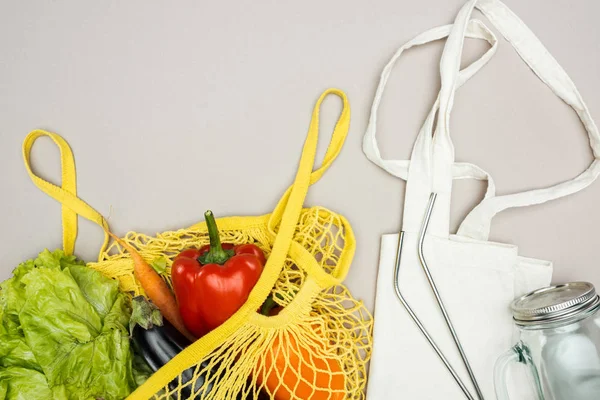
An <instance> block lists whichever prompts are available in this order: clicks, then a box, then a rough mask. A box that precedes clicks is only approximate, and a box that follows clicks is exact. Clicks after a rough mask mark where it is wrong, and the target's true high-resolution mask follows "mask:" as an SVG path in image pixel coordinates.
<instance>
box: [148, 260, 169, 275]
mask: <svg viewBox="0 0 600 400" xmlns="http://www.w3.org/2000/svg"><path fill="white" fill-rule="evenodd" d="M150 265H151V266H152V268H154V270H155V271H156V272H158V274H159V275H162V274H164V273H165V272H166V271H167V259H166V258H165V257H158V258H157V259H155V260H154V261H152V263H150Z"/></svg>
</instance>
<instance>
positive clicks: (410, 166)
mask: <svg viewBox="0 0 600 400" xmlns="http://www.w3.org/2000/svg"><path fill="white" fill-rule="evenodd" d="M474 7H477V8H478V9H479V10H481V11H482V12H483V14H485V15H486V16H487V17H488V19H489V20H490V21H491V22H492V24H493V25H494V26H495V27H496V28H497V29H498V31H500V32H501V33H502V35H503V36H504V37H505V38H506V39H507V40H508V42H509V43H511V45H512V46H513V47H514V48H515V49H516V50H517V52H518V53H519V55H520V56H521V58H522V59H523V60H524V61H525V62H526V63H527V64H528V65H529V67H530V68H531V69H532V70H533V72H534V73H535V74H536V75H537V76H538V77H539V78H540V79H541V80H542V81H543V82H544V83H545V84H546V85H548V87H549V88H550V89H551V90H552V91H553V92H554V93H555V94H556V95H557V96H559V97H560V98H561V99H562V100H563V101H565V103H567V104H568V105H569V106H571V107H572V108H573V109H574V110H575V111H576V112H577V115H578V116H579V118H580V119H581V121H582V122H583V125H584V127H585V129H586V130H587V133H588V135H589V139H590V145H591V147H592V150H593V153H594V157H595V159H594V161H593V162H592V164H591V165H590V166H589V167H588V169H586V170H585V171H584V172H583V173H582V174H580V175H579V176H577V177H575V178H574V179H571V180H568V181H566V182H563V183H560V184H557V185H554V186H551V187H548V188H543V189H535V190H529V191H525V192H522V193H516V194H510V195H496V194H495V187H494V183H493V180H492V179H491V177H490V176H489V175H488V174H487V173H486V172H485V171H483V170H482V169H480V168H479V167H477V166H475V165H472V164H469V163H459V162H455V160H454V148H453V144H452V141H451V139H450V130H449V121H450V111H451V109H452V105H453V101H454V95H455V92H456V90H457V89H458V88H459V87H460V86H461V85H462V84H464V83H465V82H466V81H467V80H468V79H469V78H470V77H472V76H473V75H474V74H475V73H476V72H477V71H478V70H479V69H480V68H482V67H483V66H484V65H485V64H486V63H487V62H488V61H489V59H490V58H491V56H492V55H493V54H494V52H495V50H496V46H497V40H496V38H495V37H494V34H493V33H492V32H491V31H490V30H489V29H488V28H487V27H486V26H485V25H484V24H483V23H482V22H480V21H478V20H474V19H470V18H471V13H472V11H473V8H474ZM446 36H448V39H447V41H446V44H445V48H444V52H443V55H442V58H441V62H440V73H441V89H440V92H439V95H438V97H437V99H436V101H435V104H434V105H433V108H432V109H431V112H430V113H429V115H428V116H427V118H426V120H425V123H424V125H423V127H422V128H421V130H420V132H419V135H418V137H417V140H416V142H415V145H414V148H413V151H412V155H411V159H410V161H397V160H384V159H382V157H381V155H380V152H379V149H378V145H377V140H376V137H375V133H376V123H377V110H378V107H379V103H380V101H381V98H382V96H383V91H384V88H385V85H386V83H387V80H388V78H389V74H390V71H391V69H392V68H393V66H394V64H395V62H396V61H397V59H398V58H399V57H400V55H401V54H402V52H403V51H404V50H406V49H408V48H410V47H412V46H417V45H421V44H424V43H428V42H431V41H434V40H438V39H442V38H444V37H446ZM465 37H471V38H476V39H483V40H486V41H488V42H489V43H490V44H491V48H490V49H489V50H488V51H487V53H485V54H484V55H483V56H482V57H481V58H480V59H479V60H477V61H475V62H474V63H473V64H471V65H470V66H468V67H466V68H465V69H463V70H459V69H460V61H461V54H462V49H463V45H464V40H465ZM436 116H437V123H436V122H435V118H436ZM363 149H364V152H365V154H366V155H367V157H368V158H369V159H370V160H371V161H373V162H374V163H375V164H377V165H378V166H380V167H381V168H383V169H384V170H386V171H388V172H389V173H391V174H392V175H394V176H397V177H399V178H401V179H404V180H406V181H407V184H406V194H405V203H404V213H403V225H402V232H401V234H400V235H398V234H394V235H384V236H383V237H382V243H381V254H380V263H379V272H378V281H377V294H376V305H375V327H374V347H373V357H372V362H371V367H370V373H369V386H368V398H369V399H370V400H379V399H389V398H390V393H395V394H397V396H398V398H406V399H411V400H413V399H458V398H464V396H463V392H461V388H460V386H459V385H458V384H457V382H456V381H455V380H453V377H452V375H451V374H450V373H449V371H448V370H447V369H446V367H445V365H444V364H443V362H442V361H441V359H440V358H438V356H437V355H436V352H435V351H434V350H433V348H432V346H430V344H429V343H428V342H427V340H426V338H425V336H424V335H422V333H421V332H420V331H419V329H418V327H417V325H416V323H415V322H413V319H411V317H410V315H409V312H408V311H407V309H406V308H405V307H404V306H403V305H402V304H401V302H400V301H399V297H398V296H397V293H396V288H395V283H394V281H395V277H394V274H395V272H396V265H397V262H398V265H399V270H398V271H397V272H398V276H397V278H398V282H399V289H400V291H401V293H402V294H403V296H404V299H405V300H406V302H407V303H408V304H409V305H410V306H411V307H412V309H413V311H414V314H415V315H417V316H418V318H419V320H420V322H421V323H422V325H423V326H424V327H425V328H426V329H427V331H428V332H429V333H430V334H431V336H433V337H434V340H435V341H436V342H437V345H438V347H439V348H440V349H441V350H442V352H443V353H444V354H445V355H446V356H447V359H448V360H449V361H450V363H451V365H452V366H454V367H455V369H456V370H457V372H458V373H459V376H460V377H461V379H462V380H463V382H469V383H467V384H466V388H467V389H468V390H469V391H470V393H473V394H474V393H476V391H475V388H474V387H473V386H472V385H471V384H470V381H469V380H468V374H467V371H466V368H464V366H463V363H462V359H461V357H460V354H459V352H458V351H457V347H455V345H454V342H453V340H452V336H451V334H450V333H449V328H448V326H447V325H446V323H445V321H444V318H443V317H442V313H441V310H440V307H439V306H438V303H437V302H436V301H435V297H434V294H433V292H432V290H431V288H430V283H429V281H428V280H427V278H426V275H425V273H424V269H423V268H422V265H421V262H422V261H423V260H425V261H426V263H427V264H428V265H429V269H430V272H431V275H432V276H433V278H434V280H435V282H436V284H437V289H438V291H439V295H440V298H441V299H442V300H443V303H444V304H445V308H446V311H447V314H448V315H449V317H450V319H451V321H452V322H453V325H454V328H455V330H456V333H457V336H458V338H459V339H460V342H461V343H462V346H463V348H464V353H465V355H466V357H467V358H468V360H469V361H470V364H471V367H472V370H473V372H474V376H475V378H476V379H477V381H478V383H479V387H480V389H481V394H483V397H485V398H487V399H492V398H495V395H494V390H493V382H492V381H493V365H494V362H495V360H496V359H497V357H498V356H499V355H501V354H502V352H503V351H504V350H503V349H505V348H508V347H509V346H510V344H511V343H512V341H511V340H512V334H513V328H512V323H511V314H510V310H509V304H510V302H511V301H512V300H513V299H514V298H515V297H516V296H519V295H521V294H523V293H525V292H528V291H530V290H534V289H537V288H540V287H543V286H546V285H548V284H549V283H550V280H551V274H552V264H551V263H550V262H547V261H542V260H536V259H530V258H524V257H520V256H519V255H518V248H517V246H514V245H509V244H503V243H494V242H490V241H488V235H489V230H490V224H491V220H492V218H493V217H494V216H495V215H496V214H497V213H499V212H500V211H503V210H505V209H508V208H511V207H523V206H530V205H534V204H540V203H543V202H546V201H549V200H553V199H557V198H560V197H564V196H567V195H569V194H572V193H575V192H578V191H579V190H582V189H583V188H585V187H587V186H588V185H589V184H591V183H592V182H593V181H594V180H595V179H596V178H597V176H598V174H599V172H600V164H599V161H598V158H599V157H600V136H599V134H598V129H597V127H596V125H595V123H594V122H593V120H592V118H591V116H590V114H589V112H588V109H587V107H586V106H585V104H584V103H583V100H582V99H581V96H580V95H579V93H578V91H577V89H576V88H575V85H574V84H573V82H572V81H571V79H570V78H569V77H568V76H567V74H566V73H565V71H564V70H563V69H562V68H561V67H560V66H559V65H558V63H557V62H556V60H555V59H554V58H553V57H552V56H551V55H550V54H549V53H548V51H547V50H546V49H545V48H544V47H543V46H542V44H541V43H540V42H539V40H538V39H537V38H536V37H535V36H534V35H533V33H531V32H530V31H529V29H528V28H527V27H526V26H525V25H524V24H523V22H522V21H521V20H520V19H519V18H518V17H517V16H515V15H514V14H513V13H512V12H511V11H510V10H509V9H508V8H507V7H506V6H505V5H504V4H503V3H501V2H500V1H498V0H480V1H477V0H470V1H468V2H467V3H466V4H465V5H464V7H463V8H462V9H461V11H460V12H459V14H458V16H457V18H456V20H455V22H454V24H453V25H449V26H442V27H439V28H435V29H432V30H429V31H427V32H425V33H423V34H421V35H419V36H417V37H416V38H414V39H413V40H411V41H409V42H408V43H407V44H405V45H404V46H402V47H401V48H400V49H399V50H398V51H397V52H396V53H395V54H394V56H393V57H392V59H391V60H390V62H389V63H388V64H387V65H386V67H385V68H384V70H383V73H382V74H381V80H380V83H379V87H378V89H377V92H376V95H375V99H374V102H373V106H372V109H371V117H370V122H369V125H368V128H367V130H366V134H365V137H364V142H363ZM467 178H469V179H470V178H472V179H479V180H487V181H488V188H487V192H486V194H485V198H484V199H483V200H482V201H481V202H480V203H479V204H478V205H477V206H476V207H475V208H474V209H473V210H472V211H471V212H470V213H469V214H468V216H467V217H466V218H465V220H464V221H463V222H462V224H461V225H460V228H459V230H458V232H457V233H456V234H450V233H449V212H450V197H451V189H452V181H453V179H467ZM432 193H435V194H437V197H432V195H431V194H432ZM428 216H429V217H430V220H429V225H428V226H425V225H424V221H425V220H426V217H428ZM425 230H426V231H425ZM422 231H423V232H426V234H425V236H424V241H423V243H422V244H423V247H422V250H423V251H422V253H421V254H420V252H419V248H420V246H419V245H420V243H419V236H420V234H421V232H422ZM400 238H401V242H399V240H400ZM399 243H401V247H400V250H401V251H398V249H399ZM473 398H476V397H475V396H473Z"/></svg>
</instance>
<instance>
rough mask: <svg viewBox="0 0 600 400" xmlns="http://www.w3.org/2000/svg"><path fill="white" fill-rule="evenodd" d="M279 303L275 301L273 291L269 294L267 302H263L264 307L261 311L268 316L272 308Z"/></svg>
mask: <svg viewBox="0 0 600 400" xmlns="http://www.w3.org/2000/svg"><path fill="white" fill-rule="evenodd" d="M277 305H278V304H277V303H276V302H275V299H273V294H272V293H271V294H270V295H269V297H267V298H266V300H265V302H264V303H263V305H262V307H261V308H260V313H261V314H262V315H266V316H267V317H268V316H269V313H270V312H271V310H272V309H273V308H275V307H276V306H277Z"/></svg>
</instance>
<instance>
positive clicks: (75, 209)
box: [23, 89, 372, 400]
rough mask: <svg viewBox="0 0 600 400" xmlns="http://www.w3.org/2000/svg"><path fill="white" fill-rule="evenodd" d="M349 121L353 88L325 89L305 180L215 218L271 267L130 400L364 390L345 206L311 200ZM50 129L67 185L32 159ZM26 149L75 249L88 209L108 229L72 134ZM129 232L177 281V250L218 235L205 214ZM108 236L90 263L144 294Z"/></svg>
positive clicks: (282, 399)
mask: <svg viewBox="0 0 600 400" xmlns="http://www.w3.org/2000/svg"><path fill="white" fill-rule="evenodd" d="M329 94H335V95H337V96H339V97H340V98H341V99H342V103H343V106H342V112H341V114H340V117H339V120H338V123H337V124H336V126H335V129H334V132H333V135H332V137H331V141H330V144H329V147H328V149H327V152H326V154H325V157H324V159H323V162H322V165H321V166H320V167H318V168H316V169H314V161H315V155H316V148H317V140H318V136H319V135H318V128H319V108H320V105H321V103H322V102H323V100H324V99H325V97H327V96H328V95H329ZM349 121H350V109H349V104H348V99H347V98H346V95H345V94H344V93H343V92H342V91H340V90H337V89H329V90H326V91H325V92H324V93H323V94H322V95H321V96H320V98H319V100H318V101H317V104H316V106H315V108H314V110H313V114H312V119H311V123H310V126H309V130H308V135H307V138H306V141H305V144H304V149H303V152H302V157H301V160H300V164H299V167H298V172H297V175H296V179H295V181H294V183H293V185H292V186H291V187H290V188H289V189H288V190H287V191H286V192H285V194H284V195H283V197H282V199H281V200H280V201H279V203H278V205H277V207H276V208H275V210H274V211H273V213H272V214H269V215H265V216H262V217H231V218H222V219H219V220H217V224H218V226H219V229H220V235H221V240H222V241H223V242H229V243H234V244H241V243H254V244H256V245H258V246H259V247H260V248H261V249H263V250H264V251H265V254H266V255H267V257H268V259H267V263H266V265H265V266H264V270H263V271H262V274H261V277H260V279H259V281H258V282H257V284H256V285H255V287H254V288H253V290H252V292H251V293H250V295H249V297H248V300H247V301H246V302H245V303H244V304H243V305H242V307H241V308H240V309H239V310H238V311H237V312H236V313H235V314H234V315H232V316H231V317H230V318H229V319H228V320H227V321H226V322H225V323H223V324H222V325H221V326H219V327H217V328H216V329H214V330H213V331H211V332H209V333H208V334H207V335H205V336H203V337H202V338H200V339H198V340H197V341H195V342H194V343H192V344H191V345H190V346H188V347H187V348H186V349H184V350H183V351H182V352H181V353H179V354H178V355H177V356H175V357H174V358H173V359H171V360H170V361H169V362H168V363H167V364H166V365H164V366H163V367H162V368H161V369H160V370H158V371H157V372H156V373H154V374H153V375H152V376H151V377H150V378H149V379H148V381H147V382H146V383H144V384H143V385H142V386H140V387H139V388H138V389H137V390H136V391H135V392H134V393H132V394H131V396H130V398H131V399H133V400H137V399H140V400H146V399H148V398H155V399H178V400H181V399H188V398H195V399H206V400H232V399H236V400H237V399H247V398H249V399H265V398H270V399H275V400H287V399H302V400H304V399H312V400H325V399H330V400H339V399H363V398H364V396H365V394H364V388H365V384H366V364H367V361H368V360H369V357H370V355H371V340H372V339H371V330H372V318H371V315H370V314H369V312H368V311H367V309H366V308H365V307H364V305H363V304H362V302H360V301H357V300H355V299H354V298H353V297H352V296H351V295H350V293H349V291H348V289H347V288H346V287H344V286H343V285H342V281H343V279H344V277H345V276H346V273H347V272H348V268H349V267H350V263H351V261H352V257H353V255H354V249H355V241H354V234H353V232H352V229H351V227H350V225H349V224H348V222H347V221H346V220H345V219H344V218H343V217H342V216H340V215H338V214H335V213H333V212H330V211H328V210H326V209H324V208H320V207H313V208H308V209H307V208H303V203H304V199H305V196H306V193H307V191H308V188H309V186H310V185H312V184H313V183H315V182H317V181H318V180H319V179H320V178H321V176H322V175H323V173H324V172H325V171H326V170H327V168H328V167H329V166H330V165H331V163H332V162H333V161H334V160H335V158H336V157H337V155H338V154H339V152H340V150H341V148H342V145H343V143H344V140H345V138H346V135H347V133H348V127H349ZM42 136H48V137H50V138H51V139H52V140H53V141H54V143H56V145H57V146H58V147H59V149H60V153H61V165H62V172H63V174H62V176H63V180H62V184H61V186H60V187H59V186H56V185H54V184H51V183H49V182H46V181H45V180H43V179H41V178H40V177H39V176H37V175H36V174H35V173H34V172H33V170H32V169H31V166H30V152H31V148H32V146H33V143H34V142H35V141H36V140H37V139H38V138H39V137H42ZM23 158H24V161H25V166H26V168H27V171H28V173H29V176H30V177H31V179H32V181H33V182H34V184H35V185H36V186H38V187H39V188H40V189H41V190H42V191H44V192H45V193H47V194H48V195H49V196H51V197H53V198H54V199H56V200H57V201H59V202H60V203H61V204H62V205H63V210H62V211H63V247H64V249H65V252H66V253H67V254H71V253H72V251H73V248H74V244H75V238H76V237H77V216H78V215H79V216H82V217H84V218H87V219H88V220H90V221H92V222H94V223H96V224H98V225H99V226H101V227H102V228H103V230H104V231H105V232H106V233H107V232H108V224H107V222H106V220H105V219H104V218H103V217H102V215H100V214H99V213H98V212H97V211H96V210H94V209H93V208H92V207H90V206H89V205H88V204H86V203H85V202H83V201H82V200H81V199H79V198H78V197H77V190H76V182H75V164H74V160H73V154H72V152H71V149H70V148H69V146H68V144H67V143H66V141H65V140H64V139H63V138H62V137H60V136H59V135H57V134H54V133H50V132H45V131H33V132H31V133H30V134H29V135H28V136H27V138H26V139H25V141H24V143H23ZM124 240H125V242H127V243H129V244H130V245H132V246H133V247H135V248H136V249H137V250H138V252H139V253H140V254H141V256H142V257H143V258H144V259H146V261H148V262H153V261H154V260H156V259H158V258H165V259H166V260H167V264H168V266H169V268H167V279H168V280H169V279H170V278H169V276H170V266H171V265H172V262H173V259H174V257H175V256H176V255H177V254H178V253H179V252H181V251H182V250H184V249H188V248H198V247H200V246H202V245H205V244H207V243H208V235H207V232H206V225H205V224H203V223H201V224H197V225H194V226H192V227H190V228H188V229H182V230H178V231H170V232H163V233H160V234H157V235H156V236H147V235H143V234H140V233H129V234H128V235H126V237H125V238H124ZM107 246H108V235H105V240H104V244H103V246H102V249H101V250H100V256H99V258H98V260H99V261H98V262H96V263H91V264H90V267H91V268H94V269H96V270H98V271H100V272H102V273H104V274H105V275H107V276H109V277H112V278H114V279H117V280H119V282H120V286H121V288H122V289H123V290H124V291H127V292H131V293H134V294H136V295H139V294H143V293H142V289H141V287H140V285H139V283H138V282H137V281H136V279H135V277H134V274H133V261H132V259H131V258H130V255H129V254H128V253H126V252H125V251H124V249H122V248H121V247H120V246H119V245H118V244H117V243H112V244H111V245H110V246H109V247H107ZM269 295H272V297H273V299H274V300H275V302H276V303H277V304H278V305H279V306H280V307H279V310H278V312H277V313H275V315H271V316H268V317H267V316H264V315H261V314H259V313H258V309H259V308H260V306H261V304H262V303H263V302H264V301H265V299H266V298H267V297H268V296H269Z"/></svg>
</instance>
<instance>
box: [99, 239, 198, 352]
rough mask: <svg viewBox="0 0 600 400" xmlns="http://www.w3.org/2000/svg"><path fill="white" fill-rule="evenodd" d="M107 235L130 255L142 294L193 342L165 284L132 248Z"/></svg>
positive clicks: (173, 296)
mask: <svg viewBox="0 0 600 400" xmlns="http://www.w3.org/2000/svg"><path fill="white" fill-rule="evenodd" d="M108 234H109V235H110V236H111V237H112V238H113V239H114V240H115V241H116V242H117V243H118V244H119V245H121V246H122V247H124V248H125V250H127V251H128V252H129V254H130V255H131V258H132V259H133V272H134V274H135V277H136V279H137V280H138V281H139V282H140V284H141V285H142V288H144V292H146V295H147V296H148V298H149V299H150V300H151V301H152V302H153V303H154V305H156V307H158V309H159V310H160V312H161V313H162V315H163V317H165V318H166V319H167V321H169V322H170V323H171V324H172V325H173V326H174V327H175V328H177V330H178V331H179V332H181V333H182V334H183V335H185V336H186V337H187V338H188V339H190V340H191V341H195V340H196V339H195V338H194V336H193V335H192V334H191V333H190V332H189V331H188V330H187V329H186V327H185V325H184V324H183V319H182V318H181V315H180V314H179V308H178V307H177V300H175V295H173V292H171V289H170V288H169V286H168V285H167V283H166V282H165V281H164V280H163V279H162V278H161V276H160V275H159V274H158V273H157V272H156V271H155V270H154V268H152V267H151V266H150V265H149V264H148V263H147V262H146V260H144V259H143V258H142V256H141V255H140V253H138V252H137V251H136V250H135V249H134V248H133V247H132V246H130V245H129V244H127V243H125V242H124V241H123V240H121V239H120V238H118V237H117V236H115V235H113V234H112V233H111V232H108Z"/></svg>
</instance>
